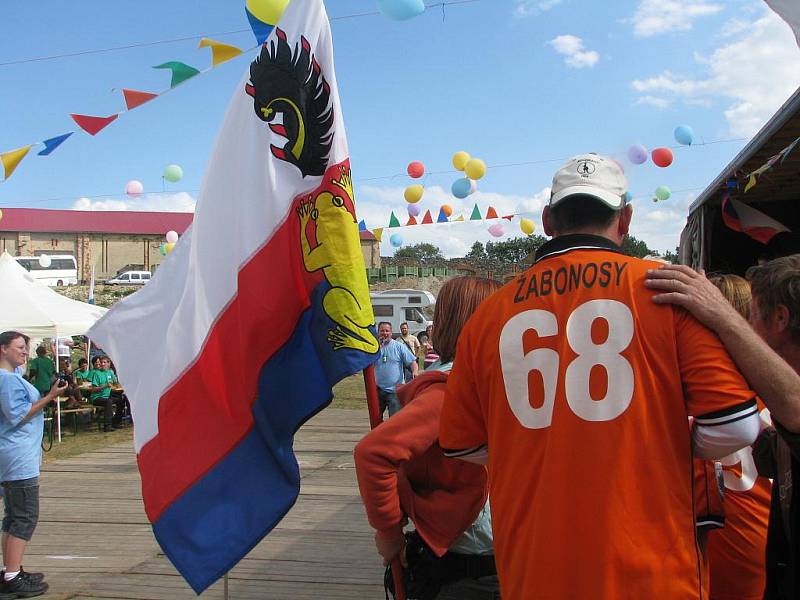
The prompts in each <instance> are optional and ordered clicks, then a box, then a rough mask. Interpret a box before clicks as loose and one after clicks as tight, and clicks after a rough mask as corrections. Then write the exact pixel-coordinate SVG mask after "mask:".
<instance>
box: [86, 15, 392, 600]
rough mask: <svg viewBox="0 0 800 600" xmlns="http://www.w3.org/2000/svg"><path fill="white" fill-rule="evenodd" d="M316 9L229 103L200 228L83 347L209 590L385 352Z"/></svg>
mask: <svg viewBox="0 0 800 600" xmlns="http://www.w3.org/2000/svg"><path fill="white" fill-rule="evenodd" d="M374 320H375V319H374V316H373V314H372V306H371V303H370V298H369V289H368V286H367V280H366V274H365V269H364V259H363V255H362V253H361V247H360V239H359V233H358V221H357V219H356V217H355V207H354V204H353V180H352V177H351V174H350V163H349V160H348V150H347V140H346V137H345V129H344V123H343V119H342V110H341V106H340V103H339V95H338V89H337V85H336V75H335V73H334V66H333V47H332V43H331V33H330V25H329V23H328V18H327V15H326V14H325V9H324V7H323V3H322V0H294V1H293V2H291V3H290V5H289V7H288V8H287V9H286V12H285V13H284V14H283V17H282V19H281V22H280V24H279V25H278V26H277V27H276V28H275V29H274V30H273V31H272V32H271V33H270V35H269V37H268V38H267V40H266V41H265V43H264V45H263V46H262V48H261V51H260V54H259V56H258V58H257V59H256V60H255V61H254V62H253V63H252V65H251V66H250V69H249V72H248V73H247V74H246V76H245V77H244V79H243V80H242V82H241V84H240V85H239V86H238V87H237V88H236V91H235V93H234V96H233V100H232V101H231V104H230V107H229V109H228V112H227V114H226V116H225V118H224V121H223V125H222V129H221V132H220V134H219V137H218V140H217V142H216V147H215V149H214V152H213V154H212V158H211V161H210V163H209V167H208V170H207V173H206V176H205V180H204V182H203V186H202V190H201V193H200V197H199V200H198V202H197V208H196V213H195V217H194V222H193V224H192V226H191V228H190V230H189V231H188V232H187V233H186V234H185V235H183V236H182V237H181V239H180V241H179V242H178V243H177V245H176V246H175V249H174V250H173V252H172V253H171V254H170V255H169V257H168V258H167V259H166V261H165V262H164V264H163V265H162V266H161V267H160V268H159V269H158V271H157V272H156V274H155V276H154V277H153V279H152V280H151V281H150V282H149V283H148V284H147V285H146V286H145V287H144V288H143V289H142V290H140V291H138V292H137V293H136V294H133V295H131V296H128V297H127V298H125V299H124V300H123V301H121V302H120V303H118V304H117V305H116V306H115V307H114V308H113V309H112V310H111V311H109V313H108V314H107V318H103V319H101V320H100V321H99V322H98V323H97V324H96V325H95V327H93V328H92V329H91V331H90V332H89V334H88V335H89V337H90V338H92V340H93V341H95V342H96V343H98V344H99V345H100V346H101V347H102V348H103V349H104V350H105V351H106V352H107V353H108V354H109V355H110V356H112V357H113V359H114V361H115V363H116V365H117V367H118V372H119V377H120V381H121V382H122V384H123V385H124V387H125V390H126V394H127V395H128V398H129V399H130V401H131V408H132V410H133V420H134V423H135V430H134V432H135V436H134V440H135V447H136V452H137V456H138V463H139V470H140V472H141V477H142V493H143V497H144V503H145V510H146V512H147V515H148V518H149V520H150V522H151V523H152V524H153V531H154V533H155V535H156V538H157V539H158V542H159V543H160V544H161V547H162V548H163V550H164V552H165V553H166V554H167V556H168V557H169V558H170V560H171V561H172V563H173V564H174V565H175V567H176V568H177V569H178V571H180V573H181V574H182V575H183V576H184V577H185V578H186V580H187V581H188V582H189V584H190V585H191V586H192V588H193V589H194V590H195V591H196V592H197V593H200V592H201V591H203V590H204V589H205V588H207V587H208V586H209V585H210V584H212V583H213V582H214V581H216V580H217V579H218V578H219V577H221V576H222V575H223V574H225V573H226V572H227V571H229V570H230V569H231V567H232V566H233V565H235V564H236V563H237V562H238V561H239V560H240V559H241V558H242V557H244V555H245V554H247V552H248V551H249V550H250V549H251V548H252V547H253V546H255V545H256V544H257V543H258V542H259V541H260V540H261V539H262V538H263V536H264V535H266V534H267V533H268V532H269V531H270V530H272V529H273V528H274V527H275V525H276V524H277V523H278V522H279V521H280V520H281V519H282V518H283V516H284V515H285V514H286V513H287V512H288V511H289V509H290V508H291V506H292V505H293V504H294V502H295V500H296V498H297V495H298V493H299V486H300V473H299V468H298V465H297V461H296V459H295V456H294V452H293V449H292V444H293V438H294V433H295V431H297V429H298V428H299V427H300V425H302V424H303V423H304V422H305V421H306V420H307V419H309V418H310V417H311V416H313V415H314V414H315V413H317V412H318V411H319V410H321V409H322V408H324V407H325V406H326V405H327V404H328V403H329V402H330V400H331V397H332V392H331V389H332V387H333V385H334V384H335V383H336V382H338V381H339V380H341V379H342V378H343V377H345V376H347V375H350V374H352V373H355V372H357V371H359V370H361V369H363V368H364V367H366V366H368V365H370V364H372V363H374V362H375V358H376V355H377V352H378V342H377V340H376V337H375V325H374Z"/></svg>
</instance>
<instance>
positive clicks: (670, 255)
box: [662, 248, 680, 265]
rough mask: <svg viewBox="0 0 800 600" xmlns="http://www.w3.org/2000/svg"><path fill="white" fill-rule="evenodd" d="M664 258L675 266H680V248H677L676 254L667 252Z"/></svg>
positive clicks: (670, 251)
mask: <svg viewBox="0 0 800 600" xmlns="http://www.w3.org/2000/svg"><path fill="white" fill-rule="evenodd" d="M662 256H663V258H664V260H666V261H669V262H671V263H672V264H673V265H677V264H680V260H678V248H675V252H673V251H672V250H667V251H666V252H664V254H663V255H662Z"/></svg>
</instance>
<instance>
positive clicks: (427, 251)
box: [394, 244, 444, 264]
mask: <svg viewBox="0 0 800 600" xmlns="http://www.w3.org/2000/svg"><path fill="white" fill-rule="evenodd" d="M394 257H395V258H396V259H408V260H413V261H416V262H419V263H421V264H431V263H436V262H440V261H443V260H444V256H442V252H441V250H439V248H438V246H434V245H433V244H414V245H413V246H405V247H404V248H400V249H399V250H398V251H397V252H395V253H394Z"/></svg>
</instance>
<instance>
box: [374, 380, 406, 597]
mask: <svg viewBox="0 0 800 600" xmlns="http://www.w3.org/2000/svg"><path fill="white" fill-rule="evenodd" d="M364 388H365V390H366V392H367V409H368V410H369V426H370V429H375V428H376V427H377V426H378V425H380V424H381V423H383V415H382V414H381V407H380V403H379V402H378V388H377V386H376V385H375V366H374V365H370V366H368V367H367V368H366V369H364ZM392 579H393V580H394V597H395V600H406V589H405V587H404V586H403V565H402V564H401V563H400V559H399V558H395V559H394V560H393V561H392Z"/></svg>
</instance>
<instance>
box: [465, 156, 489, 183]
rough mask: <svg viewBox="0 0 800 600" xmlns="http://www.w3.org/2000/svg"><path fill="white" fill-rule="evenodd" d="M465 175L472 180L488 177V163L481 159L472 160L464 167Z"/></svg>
mask: <svg viewBox="0 0 800 600" xmlns="http://www.w3.org/2000/svg"><path fill="white" fill-rule="evenodd" d="M464 173H466V175H467V177H469V178H470V179H476V180H477V179H480V178H481V177H483V176H484V175H486V163H485V162H483V161H482V160H481V159H480V158H470V159H469V160H468V161H467V164H466V165H464Z"/></svg>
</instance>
